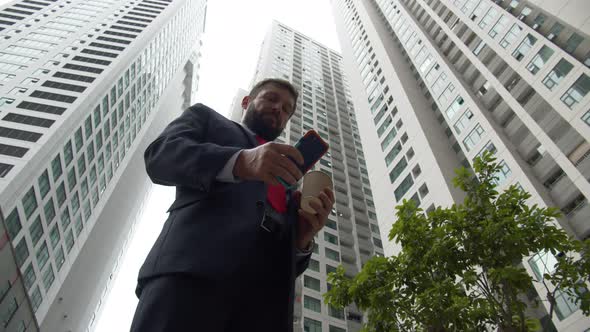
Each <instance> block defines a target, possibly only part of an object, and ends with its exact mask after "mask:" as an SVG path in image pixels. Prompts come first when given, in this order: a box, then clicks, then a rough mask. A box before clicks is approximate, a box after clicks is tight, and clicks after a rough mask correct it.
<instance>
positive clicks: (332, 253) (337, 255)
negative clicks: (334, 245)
mask: <svg viewBox="0 0 590 332" xmlns="http://www.w3.org/2000/svg"><path fill="white" fill-rule="evenodd" d="M324 249H325V253H326V257H328V258H329V259H331V260H335V261H337V262H340V253H339V252H338V251H336V250H332V249H330V248H324Z"/></svg>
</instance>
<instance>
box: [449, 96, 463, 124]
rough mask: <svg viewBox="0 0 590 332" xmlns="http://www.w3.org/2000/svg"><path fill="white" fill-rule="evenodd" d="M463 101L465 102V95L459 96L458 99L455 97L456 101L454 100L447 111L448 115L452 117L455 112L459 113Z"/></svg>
mask: <svg viewBox="0 0 590 332" xmlns="http://www.w3.org/2000/svg"><path fill="white" fill-rule="evenodd" d="M463 103H464V100H463V97H461V96H459V97H457V99H455V101H453V103H452V104H451V105H450V106H449V107H448V108H447V110H446V111H445V113H446V114H447V117H448V118H449V119H452V118H453V117H454V116H455V114H457V112H458V111H459V109H460V108H461V106H463Z"/></svg>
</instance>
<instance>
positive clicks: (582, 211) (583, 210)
mask: <svg viewBox="0 0 590 332" xmlns="http://www.w3.org/2000/svg"><path fill="white" fill-rule="evenodd" d="M589 216H590V205H589V204H588V200H586V199H584V200H583V201H581V202H580V203H579V204H578V205H577V206H576V207H574V209H573V210H572V211H571V212H570V213H568V214H567V217H568V218H569V223H570V226H571V227H572V229H573V230H574V232H575V233H576V235H577V236H579V237H580V238H581V239H585V238H587V237H588V236H590V223H589V222H588V218H589Z"/></svg>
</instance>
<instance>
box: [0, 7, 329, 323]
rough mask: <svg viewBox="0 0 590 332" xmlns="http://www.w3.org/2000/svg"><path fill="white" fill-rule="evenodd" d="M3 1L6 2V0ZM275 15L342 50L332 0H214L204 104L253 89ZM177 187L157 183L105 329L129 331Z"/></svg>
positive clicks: (223, 104) (222, 102)
mask: <svg viewBox="0 0 590 332" xmlns="http://www.w3.org/2000/svg"><path fill="white" fill-rule="evenodd" d="M0 1H2V0H0ZM273 19H276V20H278V21H279V22H282V23H284V24H286V25H287V26H289V27H291V28H293V29H295V30H298V31H300V32H301V33H303V34H305V35H307V36H308V37H310V38H312V39H315V40H317V41H318V42H320V43H322V44H324V45H326V46H327V47H330V48H332V49H334V50H336V51H339V50H340V46H339V44H338V40H337V36H336V29H335V25H334V21H333V18H332V10H331V7H330V0H291V1H285V0H282V1H278V0H248V1H244V0H210V1H209V3H208V9H207V23H206V28H205V38H204V45H203V49H202V54H203V57H202V59H201V70H200V76H201V82H200V84H199V92H198V93H197V99H198V102H201V103H204V104H207V105H209V106H211V107H212V108H214V109H215V110H217V111H218V112H219V113H222V114H224V115H226V116H227V115H228V113H229V107H230V104H231V101H232V98H233V97H234V94H235V92H236V91H237V89H238V88H244V89H247V88H248V85H249V84H250V81H251V79H252V76H253V75H254V71H255V69H256V61H257V60H258V54H259V51H260V45H261V43H262V40H263V38H264V35H265V33H266V31H267V29H268V27H269V26H270V23H271V21H272V20H273ZM173 198H174V188H167V187H161V186H154V190H153V192H152V195H151V198H150V200H149V202H148V204H147V209H146V211H145V214H144V216H145V217H144V219H143V220H141V221H140V222H139V224H138V226H137V227H136V231H135V235H134V237H133V239H132V241H131V242H130V245H129V248H128V251H127V253H126V255H125V256H124V259H123V264H122V266H121V269H120V270H119V274H118V275H117V277H116V279H115V281H114V284H113V286H112V291H111V293H110V295H109V297H108V299H107V301H106V303H105V304H104V305H105V307H104V310H103V312H102V315H101V317H100V318H99V319H98V322H97V324H98V325H97V330H96V331H99V332H102V331H104V332H111V331H128V330H129V326H130V324H131V319H132V318H133V313H134V312H135V307H136V305H137V298H136V297H135V295H134V293H133V291H134V289H135V285H136V278H137V272H138V270H139V267H140V266H141V264H142V263H143V260H144V259H145V257H146V255H147V253H148V251H149V249H150V248H151V246H152V244H153V243H154V241H155V239H156V237H157V236H158V234H159V232H160V230H161V228H162V225H163V223H164V221H165V219H166V213H165V211H166V209H167V208H168V206H169V205H170V204H171V203H172V200H173Z"/></svg>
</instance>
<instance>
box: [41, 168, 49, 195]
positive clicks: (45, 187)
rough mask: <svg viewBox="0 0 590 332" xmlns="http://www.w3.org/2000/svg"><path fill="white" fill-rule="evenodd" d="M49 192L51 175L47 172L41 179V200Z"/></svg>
mask: <svg viewBox="0 0 590 332" xmlns="http://www.w3.org/2000/svg"><path fill="white" fill-rule="evenodd" d="M47 192H49V173H48V172H47V170H45V172H43V174H41V176H40V177H39V193H40V194H41V198H43V197H45V195H47Z"/></svg>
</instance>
